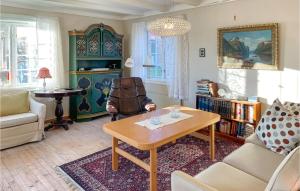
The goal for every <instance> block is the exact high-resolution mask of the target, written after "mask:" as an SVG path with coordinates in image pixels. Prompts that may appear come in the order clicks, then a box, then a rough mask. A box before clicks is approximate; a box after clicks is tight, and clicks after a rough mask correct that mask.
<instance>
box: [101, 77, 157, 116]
mask: <svg viewBox="0 0 300 191" xmlns="http://www.w3.org/2000/svg"><path fill="white" fill-rule="evenodd" d="M155 109H156V105H155V104H154V103H153V102H152V100H151V99H149V98H148V97H147V96H146V90H145V87H144V85H143V81H142V79H141V78H138V77H130V78H121V79H114V80H113V82H112V86H111V89H110V94H109V98H108V101H107V104H106V110H107V111H108V112H109V113H110V114H111V115H112V119H111V120H112V121H115V120H118V119H122V118H126V117H129V116H132V115H137V114H140V113H144V112H147V111H153V110H155Z"/></svg>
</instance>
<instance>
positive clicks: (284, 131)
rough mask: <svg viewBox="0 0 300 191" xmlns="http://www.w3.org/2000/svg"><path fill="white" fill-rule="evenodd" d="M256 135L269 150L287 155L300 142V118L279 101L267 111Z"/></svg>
mask: <svg viewBox="0 0 300 191" xmlns="http://www.w3.org/2000/svg"><path fill="white" fill-rule="evenodd" d="M296 114H297V113H296ZM256 134H257V136H258V138H259V139H260V140H261V141H262V142H264V144H265V145H266V147H267V148H268V149H270V150H272V151H274V152H277V153H279V154H283V155H287V154H288V153H289V152H290V151H291V150H293V149H294V148H295V147H296V145H297V144H298V143H299V141H300V117H299V115H295V111H291V110H288V109H287V108H285V107H284V106H283V105H282V104H281V103H280V101H279V100H278V99H277V100H275V101H274V103H273V104H272V106H271V107H270V108H268V109H267V110H266V111H265V113H264V115H263V116H262V118H261V120H260V122H259V124H258V125H257V128H256Z"/></svg>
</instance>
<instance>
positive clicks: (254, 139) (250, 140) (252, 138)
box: [245, 133, 266, 148]
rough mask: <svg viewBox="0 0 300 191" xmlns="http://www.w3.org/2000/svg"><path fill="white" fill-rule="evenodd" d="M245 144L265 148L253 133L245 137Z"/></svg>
mask: <svg viewBox="0 0 300 191" xmlns="http://www.w3.org/2000/svg"><path fill="white" fill-rule="evenodd" d="M245 143H252V144H255V145H258V146H261V147H263V148H266V146H265V144H264V143H263V142H262V141H261V140H259V138H258V137H257V135H256V134H255V133H252V134H251V135H250V136H249V137H247V139H246V140H245Z"/></svg>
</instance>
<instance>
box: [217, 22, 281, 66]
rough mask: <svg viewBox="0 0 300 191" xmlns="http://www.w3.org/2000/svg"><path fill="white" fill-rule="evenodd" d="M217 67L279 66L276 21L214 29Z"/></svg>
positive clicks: (277, 27) (277, 25) (277, 26)
mask: <svg viewBox="0 0 300 191" xmlns="http://www.w3.org/2000/svg"><path fill="white" fill-rule="evenodd" d="M218 67H219V68H232V69H234V68H236V69H264V70H278V69H279V24H278V23H270V24H259V25H245V26H237V27H226V28H219V29H218Z"/></svg>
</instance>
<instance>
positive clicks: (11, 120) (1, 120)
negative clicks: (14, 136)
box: [0, 113, 38, 129]
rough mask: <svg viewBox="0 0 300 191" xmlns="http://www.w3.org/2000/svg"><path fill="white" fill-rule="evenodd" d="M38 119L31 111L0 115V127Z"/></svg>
mask: <svg viewBox="0 0 300 191" xmlns="http://www.w3.org/2000/svg"><path fill="white" fill-rule="evenodd" d="M37 120H38V116H37V115H36V114H33V113H21V114H16V115H8V116H3V117H0V129H2V128H8V127H13V126H17V125H23V124H27V123H33V122H36V121H37Z"/></svg>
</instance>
